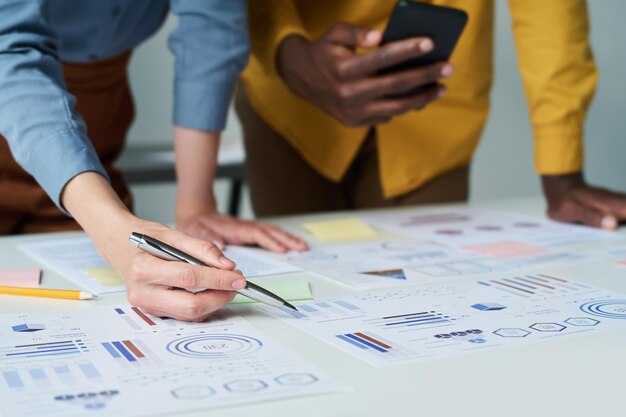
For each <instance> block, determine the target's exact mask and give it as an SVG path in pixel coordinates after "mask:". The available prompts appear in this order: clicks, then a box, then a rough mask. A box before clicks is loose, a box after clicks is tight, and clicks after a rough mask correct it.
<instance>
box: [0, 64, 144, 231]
mask: <svg viewBox="0 0 626 417" xmlns="http://www.w3.org/2000/svg"><path fill="white" fill-rule="evenodd" d="M129 59H130V52H126V53H124V54H122V55H119V56H117V57H114V58H110V59H107V60H103V61H98V62H94V63H87V64H68V63H66V64H64V65H63V74H64V77H65V81H66V84H67V87H68V91H69V92H70V93H71V94H73V95H74V96H75V97H76V99H77V104H76V110H77V111H78V113H80V114H81V116H82V117H83V119H84V120H85V123H86V125H87V128H88V134H89V138H90V139H91V143H92V144H93V146H94V147H95V149H96V151H97V153H98V156H99V157H100V160H101V161H102V163H103V165H104V167H105V169H106V170H107V173H108V174H109V176H110V178H111V183H112V185H113V188H114V189H115V191H116V192H117V193H118V195H119V196H120V198H122V200H123V201H124V203H125V204H126V205H127V206H128V207H131V205H132V199H131V196H130V193H129V191H128V188H127V187H126V184H125V183H124V179H123V178H122V175H121V173H120V172H118V171H117V170H115V169H114V168H113V162H114V161H115V159H116V158H117V156H118V155H119V153H120V152H121V150H122V148H123V146H124V141H125V138H126V133H127V131H128V129H129V128H130V124H131V122H132V120H133V116H134V109H133V101H132V96H131V94H130V88H129V86H128V78H127V73H126V70H127V66H128V61H129ZM42 162H44V161H42ZM54 174H55V173H53V172H51V173H50V175H54ZM85 198H88V196H85ZM77 229H80V226H79V225H78V224H77V223H76V222H75V221H74V220H73V219H71V218H69V217H67V216H66V215H65V214H63V212H62V211H61V210H59V209H58V207H56V206H55V204H54V203H53V202H52V200H51V199H50V198H49V197H48V196H47V195H46V193H45V192H44V190H43V189H42V188H41V187H40V186H39V185H38V184H37V183H36V182H35V180H34V179H33V177H31V176H30V175H28V173H26V172H25V171H24V170H22V169H21V168H20V167H19V165H18V164H17V163H16V162H15V160H14V159H13V157H12V156H11V152H10V150H9V146H8V144H7V142H6V140H5V139H4V138H3V137H2V136H0V235H3V234H18V233H41V232H56V231H62V230H77Z"/></svg>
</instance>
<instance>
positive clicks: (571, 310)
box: [256, 273, 626, 367]
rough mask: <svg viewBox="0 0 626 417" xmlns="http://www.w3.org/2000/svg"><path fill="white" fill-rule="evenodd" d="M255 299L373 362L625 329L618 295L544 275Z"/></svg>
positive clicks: (625, 304) (625, 300)
mask: <svg viewBox="0 0 626 417" xmlns="http://www.w3.org/2000/svg"><path fill="white" fill-rule="evenodd" d="M295 305H296V307H297V308H298V310H299V312H283V311H280V310H275V309H270V308H266V307H265V306H260V305H259V306H257V307H256V308H258V309H261V310H263V311H265V312H266V313H267V314H270V315H272V316H275V317H280V318H281V319H283V320H285V321H286V322H287V323H289V324H291V325H293V326H294V327H297V328H298V329H300V330H302V331H305V332H307V333H309V334H311V335H313V336H315V337H318V338H320V339H322V340H324V341H326V342H328V343H330V344H331V345H333V346H335V347H337V348H338V349H341V350H343V351H344V352H346V353H348V354H350V355H353V356H355V357H357V358H359V359H362V360H364V361H367V362H368V363H370V364H372V365H374V366H377V367H388V366H398V365H401V364H404V363H409V362H415V361H422V360H434V359H439V358H445V357H450V356H458V355H464V354H467V353H471V352H479V351H489V350H492V349H500V348H506V347H513V346H521V345H526V344H530V343H536V342H543V341H549V340H554V339H555V338H569V337H573V336H576V335H592V334H594V333H595V332H598V331H601V330H615V329H619V330H622V331H623V330H626V295H623V294H618V293H615V292H612V291H608V290H604V289H601V288H596V287H592V286H589V285H587V284H581V283H578V282H575V281H572V280H569V279H568V278H567V277H563V276H556V275H552V274H544V273H535V274H516V275H511V276H506V275H504V276H502V277H498V278H494V279H482V280H473V281H465V282H459V283H452V284H447V285H439V286H432V287H422V288H404V289H390V290H381V291H378V292H369V293H360V294H355V295H350V296H345V297H337V298H329V299H324V300H316V301H314V302H302V303H295Z"/></svg>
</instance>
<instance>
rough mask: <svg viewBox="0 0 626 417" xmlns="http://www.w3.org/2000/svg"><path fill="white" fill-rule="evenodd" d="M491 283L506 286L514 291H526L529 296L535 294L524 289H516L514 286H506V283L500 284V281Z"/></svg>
mask: <svg viewBox="0 0 626 417" xmlns="http://www.w3.org/2000/svg"><path fill="white" fill-rule="evenodd" d="M491 282H493V283H494V284H500V285H504V286H505V287H509V288H513V289H514V290H518V291H524V292H527V293H528V294H534V292H532V291H528V290H525V289H523V288H517V287H514V286H513V285H509V284H505V283H504V282H498V281H491Z"/></svg>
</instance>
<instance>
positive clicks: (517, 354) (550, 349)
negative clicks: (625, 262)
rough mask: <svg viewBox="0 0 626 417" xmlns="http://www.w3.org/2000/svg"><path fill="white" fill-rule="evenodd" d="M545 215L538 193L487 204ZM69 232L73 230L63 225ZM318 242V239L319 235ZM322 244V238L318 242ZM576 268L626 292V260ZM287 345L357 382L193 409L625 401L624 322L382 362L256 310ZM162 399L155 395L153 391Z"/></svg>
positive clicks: (547, 411)
mask: <svg viewBox="0 0 626 417" xmlns="http://www.w3.org/2000/svg"><path fill="white" fill-rule="evenodd" d="M481 206H483V207H488V208H502V209H508V210H516V211H518V212H522V213H526V214H533V215H542V213H543V203H542V202H541V200H539V199H522V200H508V201H500V202H492V203H489V204H482V205H481ZM334 216H336V214H334V215H333V214H324V215H315V216H298V217H291V218H281V219H278V218H277V219H274V222H275V223H277V224H280V225H281V226H283V227H285V228H287V229H288V230H290V231H292V232H294V233H296V234H299V235H301V236H304V233H303V231H302V229H301V228H300V226H299V225H300V224H301V223H302V222H303V221H310V220H321V219H324V218H330V217H334ZM53 236H54V235H46V236H45V237H43V236H41V235H30V236H19V237H4V238H0V267H27V266H33V265H34V262H33V260H31V259H30V258H29V257H28V256H26V255H24V254H23V253H21V252H20V251H18V250H17V249H16V245H17V244H19V243H24V242H28V241H36V240H40V239H42V238H45V239H50V238H51V237H53ZM64 236H66V235H64ZM313 245H316V244H315V243H314V242H313ZM317 245H320V244H319V243H318V244H317ZM562 272H563V274H564V275H565V274H567V276H568V277H569V278H572V279H575V280H578V281H581V282H586V283H590V284H593V285H596V286H599V287H604V288H607V289H611V290H615V291H619V292H622V293H626V268H620V267H617V266H612V265H610V264H609V263H601V262H598V263H597V264H589V265H587V264H585V265H584V266H581V265H576V266H568V267H564V268H562ZM305 274H306V275H307V278H308V279H309V280H310V282H311V287H312V290H313V294H314V296H315V297H325V296H331V295H340V294H346V293H348V292H350V290H349V289H347V288H346V287H344V286H339V285H337V284H334V283H333V282H332V281H330V280H327V279H324V278H321V277H319V276H315V275H314V274H310V273H305ZM43 286H45V287H66V288H70V287H71V286H72V284H71V283H68V282H67V281H65V280H64V279H63V278H61V277H59V276H57V275H56V274H55V273H53V272H51V271H47V270H46V271H45V272H44V281H43ZM124 301H125V294H114V295H108V296H102V297H100V298H99V299H98V300H96V301H93V302H82V303H79V302H75V301H63V300H48V299H36V298H23V297H10V296H0V313H3V312H19V311H26V310H53V309H63V310H66V309H72V310H78V309H87V308H91V307H93V306H99V305H107V304H115V303H120V302H124ZM249 320H250V321H251V322H252V323H253V324H254V325H255V326H258V328H260V329H261V330H263V331H264V332H266V333H269V334H271V335H272V336H273V337H274V338H276V339H277V340H278V341H279V342H281V343H283V344H284V345H285V346H286V347H288V348H290V349H292V350H294V351H297V352H300V353H301V354H303V355H304V356H305V357H307V358H308V359H309V360H310V361H312V362H314V363H315V364H316V365H318V366H320V367H322V368H324V369H326V370H327V371H329V372H330V373H331V374H333V375H335V376H336V377H337V378H339V379H341V380H344V381H346V382H347V383H349V384H350V385H352V386H353V387H354V388H355V390H354V391H353V392H349V393H342V394H331V395H324V396H316V397H303V398H298V399H292V400H285V401H277V402H269V403H257V404H253V405H248V406H243V407H230V408H223V409H216V410H213V411H210V410H209V411H199V412H195V413H191V414H189V415H193V416H196V415H197V416H201V415H202V416H208V415H211V416H213V415H215V416H217V415H219V416H222V417H228V416H237V417H241V416H244V415H247V416H254V417H264V416H272V417H275V416H288V415H289V416H365V415H367V416H396V415H411V416H420V415H423V416H453V415H454V416H471V417H481V416H548V415H550V416H552V415H554V416H581V417H589V416H617V415H622V413H623V411H622V409H623V398H622V397H621V396H622V395H623V387H624V378H625V376H626V359H625V358H624V356H625V355H626V331H617V332H606V333H597V334H594V335H591V336H580V337H573V338H563V339H561V340H555V341H551V342H542V343H537V344H533V345H528V346H525V347H519V348H507V349H499V350H492V351H488V352H481V353H473V354H468V355H466V356H462V357H456V358H452V359H442V360H435V361H428V362H422V363H415V364H412V365H403V366H399V367H395V368H391V369H377V368H374V367H372V366H370V365H368V364H366V363H365V362H363V361H361V360H359V359H357V358H355V357H353V356H350V355H348V354H346V353H344V352H341V351H339V350H337V349H334V348H333V347H331V346H330V345H328V344H326V343H324V342H323V341H321V340H318V339H316V338H314V337H313V336H310V335H308V334H306V333H303V332H301V331H299V330H297V329H295V328H293V327H291V326H289V325H287V324H285V323H283V322H281V321H280V320H276V319H272V318H270V317H266V316H261V315H257V316H255V317H252V318H250V319H249ZM155 400H156V399H155Z"/></svg>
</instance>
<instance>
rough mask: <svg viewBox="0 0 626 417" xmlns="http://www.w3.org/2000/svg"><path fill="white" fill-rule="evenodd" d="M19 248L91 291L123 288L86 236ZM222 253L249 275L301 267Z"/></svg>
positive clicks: (259, 255)
mask: <svg viewBox="0 0 626 417" xmlns="http://www.w3.org/2000/svg"><path fill="white" fill-rule="evenodd" d="M20 249H21V250H22V251H24V252H26V253H27V254H28V255H30V256H32V257H33V258H35V259H37V260H38V261H39V262H41V263H43V264H45V265H48V266H49V267H50V268H52V269H54V270H55V271H56V272H57V273H59V274H61V275H63V276H64V277H66V278H67V279H69V280H70V281H72V282H74V283H76V284H78V285H80V286H81V287H84V288H85V289H87V290H88V291H90V292H92V293H93V294H106V293H112V292H121V291H126V288H125V287H124V285H123V282H122V279H121V278H120V276H119V275H118V274H117V272H115V271H114V270H113V269H112V268H110V267H109V266H108V265H107V263H106V262H105V261H104V259H103V258H102V257H101V256H100V254H99V253H98V251H97V250H96V248H95V246H94V245H93V243H92V242H91V240H90V239H89V238H77V239H64V240H51V241H47V242H38V243H29V244H25V245H22V246H20ZM224 252H225V254H226V255H227V256H228V257H229V258H230V259H232V260H233V261H234V262H235V263H236V264H237V268H239V269H240V270H241V271H242V272H243V273H244V275H245V276H246V277H248V278H254V277H260V276H266V275H277V274H286V273H290V272H298V271H300V270H301V269H300V268H298V267H297V266H294V265H291V264H288V263H285V262H281V261H279V260H276V259H274V258H272V257H270V256H267V255H265V254H263V252H262V251H260V250H254V249H249V248H242V247H236V246H229V247H228V248H227V249H226V250H225V251H224Z"/></svg>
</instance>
